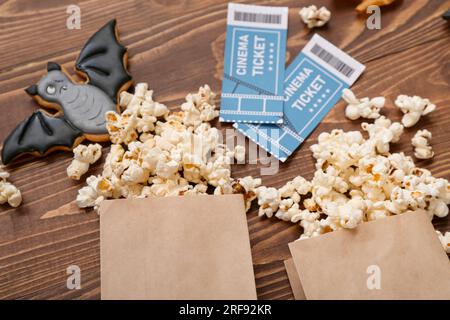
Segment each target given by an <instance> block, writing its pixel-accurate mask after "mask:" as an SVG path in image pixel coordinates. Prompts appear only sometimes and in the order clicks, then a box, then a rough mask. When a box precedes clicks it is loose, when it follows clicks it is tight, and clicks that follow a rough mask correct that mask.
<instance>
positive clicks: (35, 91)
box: [25, 84, 38, 96]
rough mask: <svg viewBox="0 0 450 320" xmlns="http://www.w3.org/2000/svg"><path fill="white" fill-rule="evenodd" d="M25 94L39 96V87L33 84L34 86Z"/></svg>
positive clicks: (26, 90)
mask: <svg viewBox="0 0 450 320" xmlns="http://www.w3.org/2000/svg"><path fill="white" fill-rule="evenodd" d="M25 92H26V93H28V94H29V95H30V96H35V95H37V94H38V86H37V85H36V84H33V85H32V86H29V87H28V88H26V89H25Z"/></svg>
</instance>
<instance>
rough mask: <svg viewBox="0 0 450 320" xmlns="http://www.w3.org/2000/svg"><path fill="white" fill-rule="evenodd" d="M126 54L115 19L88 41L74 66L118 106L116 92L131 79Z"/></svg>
mask: <svg viewBox="0 0 450 320" xmlns="http://www.w3.org/2000/svg"><path fill="white" fill-rule="evenodd" d="M126 52H127V49H126V48H125V47H124V46H123V45H121V44H120V43H119V39H118V36H117V30H116V20H115V19H114V20H111V21H109V22H108V23H107V24H106V25H104V26H103V27H102V28H101V29H100V30H98V31H97V32H96V33H95V34H94V35H93V36H92V37H91V38H90V39H89V40H88V41H87V43H86V44H85V46H84V47H83V49H82V50H81V52H80V55H79V57H78V59H77V62H76V65H75V67H76V69H77V70H78V71H79V72H81V73H84V74H86V75H87V77H88V80H89V84H91V85H93V86H96V87H98V88H100V89H101V90H102V91H103V92H105V93H106V94H107V95H108V96H109V97H110V98H111V99H112V100H113V101H114V102H115V103H117V94H118V92H119V90H120V89H121V88H123V87H124V85H125V84H126V83H129V82H130V80H131V76H130V75H129V74H128V71H127V69H126ZM123 89H127V88H123Z"/></svg>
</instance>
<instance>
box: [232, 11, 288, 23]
mask: <svg viewBox="0 0 450 320" xmlns="http://www.w3.org/2000/svg"><path fill="white" fill-rule="evenodd" d="M234 20H235V21H244V22H257V23H267V24H281V20H282V19H281V15H280V14H268V13H254V12H244V11H234Z"/></svg>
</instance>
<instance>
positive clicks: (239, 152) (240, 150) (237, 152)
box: [234, 145, 245, 162]
mask: <svg viewBox="0 0 450 320" xmlns="http://www.w3.org/2000/svg"><path fill="white" fill-rule="evenodd" d="M234 158H235V159H236V160H237V161H238V162H244V161H245V147H244V146H240V145H237V146H236V147H234Z"/></svg>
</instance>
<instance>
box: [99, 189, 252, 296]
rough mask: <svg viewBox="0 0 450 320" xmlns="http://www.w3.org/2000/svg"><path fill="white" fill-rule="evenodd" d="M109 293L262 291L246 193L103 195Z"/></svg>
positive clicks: (104, 275)
mask: <svg viewBox="0 0 450 320" xmlns="http://www.w3.org/2000/svg"><path fill="white" fill-rule="evenodd" d="M100 251H101V252H100V255H101V295H102V299H256V288H255V279H254V275H253V265H252V258H251V251H250V240H249V234H248V228H247V220H246V216H245V209H244V201H243V197H242V195H226V196H209V195H205V196H200V195H199V196H184V197H167V198H149V199H133V200H125V199H122V200H108V201H103V203H102V205H101V207H100Z"/></svg>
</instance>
